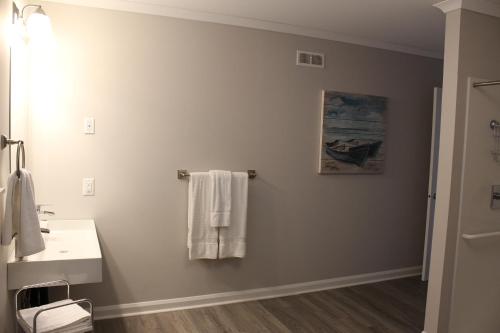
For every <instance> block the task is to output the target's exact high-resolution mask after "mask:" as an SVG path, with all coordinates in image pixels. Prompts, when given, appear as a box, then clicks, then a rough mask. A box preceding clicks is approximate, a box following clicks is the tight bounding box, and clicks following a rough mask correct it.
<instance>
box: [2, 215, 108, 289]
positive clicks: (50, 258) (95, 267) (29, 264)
mask: <svg viewBox="0 0 500 333" xmlns="http://www.w3.org/2000/svg"><path fill="white" fill-rule="evenodd" d="M40 224H41V226H42V227H44V228H49V229H50V233H49V234H43V239H44V241H45V250H44V251H42V252H39V253H36V254H33V255H31V256H27V257H23V259H22V261H19V259H16V258H15V256H14V246H15V244H14V241H13V242H12V244H11V245H10V249H9V260H8V262H7V274H8V276H7V285H8V288H9V289H19V288H20V287H22V286H25V285H30V284H34V283H40V282H47V281H53V280H61V279H62V280H67V281H69V282H70V283H71V284H82V283H96V282H102V256H101V250H100V248H99V241H98V239H97V233H96V229H95V223H94V220H51V221H42V222H41V223H40Z"/></svg>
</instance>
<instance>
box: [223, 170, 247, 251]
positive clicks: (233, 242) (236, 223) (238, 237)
mask: <svg viewBox="0 0 500 333" xmlns="http://www.w3.org/2000/svg"><path fill="white" fill-rule="evenodd" d="M247 202H248V173H247V172H233V173H232V179H231V217H230V219H231V224H230V226H229V227H224V228H219V259H222V258H231V257H236V258H243V257H244V256H245V253H246V232H247Z"/></svg>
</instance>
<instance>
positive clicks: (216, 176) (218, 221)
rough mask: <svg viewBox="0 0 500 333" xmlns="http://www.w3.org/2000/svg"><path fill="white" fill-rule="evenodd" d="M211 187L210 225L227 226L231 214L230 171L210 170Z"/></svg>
mask: <svg viewBox="0 0 500 333" xmlns="http://www.w3.org/2000/svg"><path fill="white" fill-rule="evenodd" d="M208 173H209V174H210V183H211V188H212V191H211V192H212V193H211V200H210V201H211V203H210V225H211V226H212V227H228V226H229V224H230V214H231V171H223V170H210V171H209V172H208Z"/></svg>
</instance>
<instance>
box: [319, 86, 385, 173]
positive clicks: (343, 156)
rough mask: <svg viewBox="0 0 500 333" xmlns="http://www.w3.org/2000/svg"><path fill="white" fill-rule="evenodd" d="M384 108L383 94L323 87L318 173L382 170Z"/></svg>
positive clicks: (383, 156) (372, 171)
mask: <svg viewBox="0 0 500 333" xmlns="http://www.w3.org/2000/svg"><path fill="white" fill-rule="evenodd" d="M386 109H387V98H386V97H381V96H371V95H360V94H352V93H344V92H338V91H332V90H324V91H323V107H322V116H321V119H322V126H321V128H322V133H321V150H320V161H319V173H320V174H377V173H382V172H383V171H384V159H385V130H386V129H385V113H386Z"/></svg>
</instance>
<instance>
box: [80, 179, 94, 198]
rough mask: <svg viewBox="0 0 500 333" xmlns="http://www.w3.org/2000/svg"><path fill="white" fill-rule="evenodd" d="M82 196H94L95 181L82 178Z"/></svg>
mask: <svg viewBox="0 0 500 333" xmlns="http://www.w3.org/2000/svg"><path fill="white" fill-rule="evenodd" d="M82 195H85V196H90V195H95V179H94V178H83V180H82Z"/></svg>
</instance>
